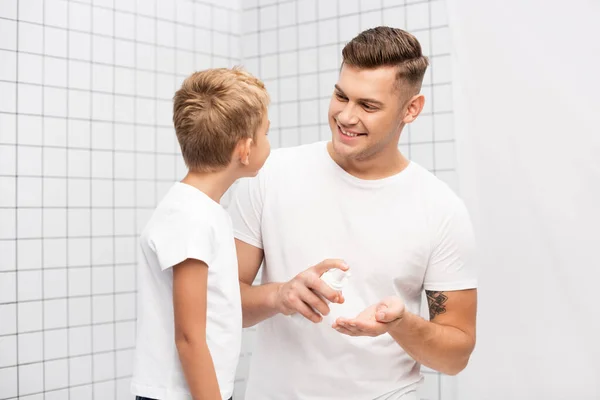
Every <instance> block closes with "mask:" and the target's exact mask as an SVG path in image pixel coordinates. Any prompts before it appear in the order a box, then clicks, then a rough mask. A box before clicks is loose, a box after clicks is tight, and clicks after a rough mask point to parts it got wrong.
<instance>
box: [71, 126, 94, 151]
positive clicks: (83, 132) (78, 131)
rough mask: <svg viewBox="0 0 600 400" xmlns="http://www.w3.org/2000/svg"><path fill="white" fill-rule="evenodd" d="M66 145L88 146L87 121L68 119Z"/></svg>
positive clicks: (89, 127) (89, 130)
mask: <svg viewBox="0 0 600 400" xmlns="http://www.w3.org/2000/svg"><path fill="white" fill-rule="evenodd" d="M68 125H69V126H68V145H69V147H76V148H80V149H81V148H84V149H87V148H89V147H90V136H91V126H90V122H89V121H85V120H83V121H82V120H77V119H70V120H69V121H68Z"/></svg>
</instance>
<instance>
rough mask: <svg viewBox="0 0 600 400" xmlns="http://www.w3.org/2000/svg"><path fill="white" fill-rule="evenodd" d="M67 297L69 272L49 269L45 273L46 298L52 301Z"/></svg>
mask: <svg viewBox="0 0 600 400" xmlns="http://www.w3.org/2000/svg"><path fill="white" fill-rule="evenodd" d="M66 295H67V270H66V269H48V270H46V271H44V298H45V299H51V298H57V297H65V296H66Z"/></svg>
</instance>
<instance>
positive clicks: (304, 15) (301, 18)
mask: <svg viewBox="0 0 600 400" xmlns="http://www.w3.org/2000/svg"><path fill="white" fill-rule="evenodd" d="M296 10H297V13H298V15H297V20H298V23H303V22H310V21H315V20H316V19H317V2H316V0H299V1H298V5H297V8H296Z"/></svg>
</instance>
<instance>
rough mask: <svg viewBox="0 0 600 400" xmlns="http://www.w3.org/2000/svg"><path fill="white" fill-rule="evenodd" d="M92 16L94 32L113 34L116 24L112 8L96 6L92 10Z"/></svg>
mask: <svg viewBox="0 0 600 400" xmlns="http://www.w3.org/2000/svg"><path fill="white" fill-rule="evenodd" d="M92 18H93V22H92V23H93V32H94V33H95V34H101V35H107V36H112V34H113V24H114V17H113V11H112V10H108V9H105V8H97V7H94V9H93V11H92Z"/></svg>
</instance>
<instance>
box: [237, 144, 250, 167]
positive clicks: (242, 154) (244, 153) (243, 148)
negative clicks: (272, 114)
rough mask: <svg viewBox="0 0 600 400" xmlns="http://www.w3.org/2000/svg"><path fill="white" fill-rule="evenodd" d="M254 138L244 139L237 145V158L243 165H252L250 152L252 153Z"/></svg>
mask: <svg viewBox="0 0 600 400" xmlns="http://www.w3.org/2000/svg"><path fill="white" fill-rule="evenodd" d="M252 143H253V140H252V138H246V139H242V140H240V141H239V142H238V145H237V157H238V158H239V160H240V162H241V163H242V164H243V165H248V164H250V152H251V151H252Z"/></svg>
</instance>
